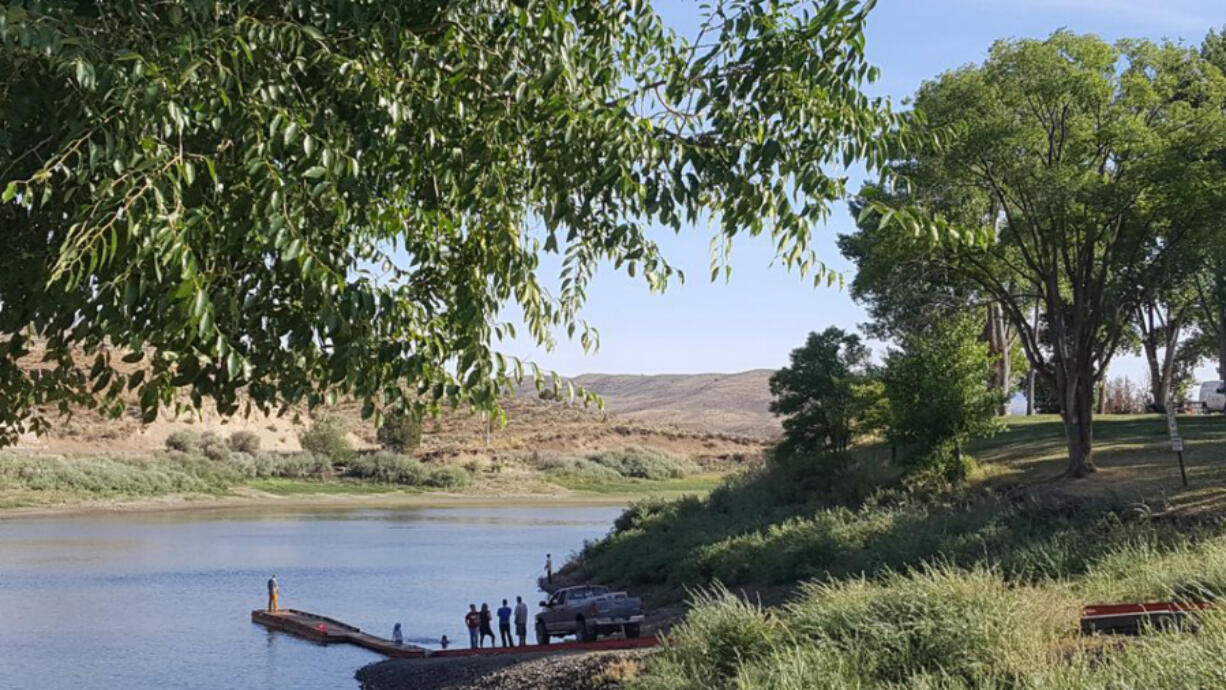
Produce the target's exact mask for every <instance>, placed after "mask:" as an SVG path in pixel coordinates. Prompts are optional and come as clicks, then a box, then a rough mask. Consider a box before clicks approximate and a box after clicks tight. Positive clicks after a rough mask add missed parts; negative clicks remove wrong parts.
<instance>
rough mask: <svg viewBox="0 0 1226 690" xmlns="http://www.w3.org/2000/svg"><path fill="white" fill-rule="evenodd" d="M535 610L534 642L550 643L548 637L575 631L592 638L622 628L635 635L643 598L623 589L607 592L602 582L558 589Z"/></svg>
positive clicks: (576, 633)
mask: <svg viewBox="0 0 1226 690" xmlns="http://www.w3.org/2000/svg"><path fill="white" fill-rule="evenodd" d="M541 608H543V609H544V611H541V612H540V613H538V614H536V643H537V644H549V638H551V637H565V636H566V635H574V636H575V637H577V638H579V639H580V640H581V641H583V642H591V641H593V640H595V639H596V638H597V637H598V636H600V635H610V634H612V633H615V632H618V631H621V632H624V633H625V634H626V637H638V636H639V625H640V624H641V623H642V622H643V602H642V600H640V599H639V598H637V597H631V596H627V595H626V593H625V592H610V591H609V588H608V587H603V586H601V585H583V586H579V587H566V588H565V589H559V590H558V591H556V592H554V593H553V595H552V596H550V597H549V601H542V602H541Z"/></svg>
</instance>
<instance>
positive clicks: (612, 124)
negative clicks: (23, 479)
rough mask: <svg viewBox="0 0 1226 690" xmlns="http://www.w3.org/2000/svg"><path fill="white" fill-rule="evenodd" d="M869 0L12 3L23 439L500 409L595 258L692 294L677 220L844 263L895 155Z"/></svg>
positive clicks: (784, 252)
mask: <svg viewBox="0 0 1226 690" xmlns="http://www.w3.org/2000/svg"><path fill="white" fill-rule="evenodd" d="M872 4H873V3H872V1H871V0H868V1H866V2H855V1H850V2H832V1H825V0H823V1H819V2H801V1H800V0H783V1H772V2H764V1H758V0H720V1H718V2H716V3H714V4H713V5H710V6H707V9H706V10H705V13H706V14H705V21H704V23H703V25H702V30H701V33H700V35H698V36H697V37H695V38H694V39H693V40H687V39H685V38H682V37H679V36H677V35H675V34H674V33H673V32H671V31H670V30H669V29H668V28H667V27H666V26H664V24H663V23H662V22H661V20H660V18H659V17H658V16H657V15H656V14H655V12H654V11H653V9H652V7H651V4H650V2H648V1H647V0H609V1H607V2H584V1H581V0H501V1H499V0H493V1H490V2H463V1H458V0H433V1H427V2H414V3H388V2H380V1H378V0H280V1H278V2H270V1H268V0H244V1H239V2H226V3H218V2H212V1H211V0H167V1H166V2H158V3H142V2H128V1H121V2H78V1H69V0H27V1H24V2H9V3H5V4H4V5H3V6H2V7H0V224H2V225H3V227H5V228H6V231H7V235H6V239H7V241H8V243H7V247H6V248H7V251H6V252H5V253H4V254H3V255H2V256H0V338H3V339H2V340H0V384H2V385H0V390H2V391H3V392H2V393H0V441H10V440H12V438H13V436H14V434H17V433H20V432H22V431H25V430H27V429H31V428H32V429H34V430H38V429H40V428H43V427H45V425H46V420H45V419H44V418H43V417H42V416H40V415H38V414H36V413H34V411H35V410H36V409H37V408H38V407H39V406H40V405H44V404H47V403H61V404H64V405H66V404H67V403H68V402H69V401H71V402H75V403H81V404H101V405H104V406H106V407H107V409H110V410H112V411H116V410H118V407H117V405H119V404H120V403H119V401H120V398H121V396H122V395H123V394H125V392H126V391H133V392H134V393H135V394H137V395H138V396H139V400H140V406H141V409H142V412H143V415H144V417H145V418H146V419H152V418H153V417H154V416H155V415H156V414H157V412H158V410H159V408H160V407H165V406H170V405H178V401H179V398H178V397H177V396H176V390H178V389H185V390H186V391H188V392H189V393H190V395H189V396H188V397H189V399H190V402H189V403H188V405H189V406H191V405H195V406H200V405H201V404H203V401H204V400H205V399H211V400H213V401H215V402H216V404H217V407H218V409H219V410H220V411H222V412H223V413H230V412H235V411H238V410H239V409H240V405H241V404H242V403H243V401H246V403H247V404H248V405H251V406H254V407H255V408H257V409H260V410H263V411H269V410H272V409H276V408H277V407H278V406H287V405H297V404H305V405H318V404H322V403H325V402H329V401H332V400H335V399H336V397H337V396H338V395H346V396H353V397H355V398H357V399H358V400H361V401H362V402H363V403H364V412H365V413H366V414H373V415H376V416H377V415H379V414H381V410H383V409H387V408H395V409H404V408H407V407H414V408H416V409H415V410H414V413H418V414H419V413H422V412H424V411H425V410H426V409H427V408H433V407H437V406H438V405H439V404H442V403H462V404H464V403H466V404H472V405H477V406H481V407H484V408H488V409H493V410H495V411H496V410H497V406H498V403H497V399H498V395H499V393H500V392H502V391H503V390H505V388H506V386H507V384H508V381H509V380H510V379H512V378H517V377H519V376H520V375H522V374H523V373H524V371H523V366H522V364H521V363H520V362H518V361H508V360H507V359H506V358H504V357H503V356H501V355H500V354H499V353H498V352H497V341H499V340H500V339H502V338H505V337H510V336H512V335H513V334H514V331H515V329H514V324H513V323H508V322H504V321H503V320H502V318H501V316H500V314H501V313H502V310H503V309H504V308H505V307H506V306H507V305H508V304H514V305H516V307H517V309H518V311H519V312H522V314H523V325H524V326H526V328H527V331H528V333H529V335H530V337H531V338H532V339H533V340H535V341H536V342H538V343H542V344H546V345H548V344H550V343H551V342H552V338H553V337H554V333H555V332H561V331H564V332H565V333H566V334H567V336H568V337H578V338H580V339H581V341H582V343H583V344H584V345H585V346H593V345H594V344H595V343H596V333H595V332H594V331H593V330H591V329H590V328H589V327H588V326H587V324H586V323H584V322H583V320H582V318H581V316H580V307H581V305H582V303H583V301H584V295H585V289H586V287H587V285H588V282H589V280H590V279H591V277H592V275H593V273H594V272H595V271H596V269H597V266H598V265H600V264H601V263H602V262H608V263H611V264H612V265H613V266H615V267H617V268H619V269H621V270H624V271H626V272H628V273H629V274H630V275H632V276H633V275H639V276H642V278H643V279H644V280H646V282H647V283H648V284H649V285H650V286H651V287H652V288H653V289H663V288H664V287H665V286H666V285H667V284H668V283H669V281H670V280H673V279H675V278H677V272H676V271H675V270H674V269H673V268H672V267H671V266H670V265H669V264H668V262H667V260H666V258H665V257H663V256H661V254H660V252H659V250H658V248H657V245H656V243H655V242H654V241H653V239H652V237H651V232H650V231H651V229H652V228H654V227H663V228H666V229H672V230H675V231H680V230H682V229H683V228H686V227H688V226H689V225H690V224H692V223H694V222H695V221H698V220H708V219H709V220H711V221H712V222H713V224H714V226H715V228H716V230H715V232H716V237H717V238H718V239H719V240H720V242H719V243H718V244H717V246H723V247H726V246H727V243H728V242H730V241H731V239H732V238H733V237H734V236H736V235H740V234H749V235H759V234H766V235H769V236H770V237H771V238H773V240H774V241H775V243H776V245H777V247H778V250H779V256H780V259H781V263H783V264H785V265H786V266H788V267H790V268H793V269H797V270H800V271H808V272H811V273H812V274H813V275H815V276H818V277H821V273H822V266H821V264H820V262H819V261H818V259H817V257H816V256H814V253H813V251H812V249H811V247H810V243H809V231H810V228H811V227H813V225H814V223H816V222H818V221H820V220H822V219H823V218H824V217H825V216H826V214H827V212H828V208H829V202H830V201H831V200H833V199H836V198H838V197H839V196H840V195H841V193H842V192H843V188H844V180H843V178H841V177H840V176H839V175H838V173H836V172H834V171H835V170H837V169H839V166H842V165H845V164H846V163H848V162H850V161H851V160H854V159H861V160H864V161H866V162H867V164H868V165H869V166H870V167H877V166H879V165H880V164H881V163H882V162H883V161H885V160H886V159H887V158H888V157H889V156H890V155H891V142H893V141H896V138H895V137H893V136H883V135H888V134H890V133H891V132H893V131H894V130H895V129H896V127H897V125H898V122H899V120H898V118H897V117H896V116H895V115H894V114H893V113H892V112H891V111H890V108H889V105H888V103H886V102H884V101H882V100H880V99H872V98H869V97H867V96H866V95H865V94H864V93H863V92H862V91H861V87H862V86H863V84H864V83H865V82H867V81H870V80H872V79H874V78H875V76H876V73H875V70H874V69H873V68H872V67H871V66H870V65H869V64H868V63H867V62H866V61H865V56H864V50H863V49H864V35H863V23H864V20H865V16H866V13H867V12H868V11H869V10H870V9H871V7H872ZM696 9H697V8H696ZM542 252H554V253H558V254H560V255H562V256H563V257H564V260H563V263H562V266H563V268H562V269H561V275H560V276H558V278H559V280H560V289H558V290H557V291H556V292H551V291H549V290H548V289H547V287H546V286H547V285H549V282H547V281H545V280H544V279H543V278H542V277H541V276H540V275H538V269H539V256H540V254H541V253H542ZM724 256H725V257H726V254H724ZM720 267H721V266H720V265H718V264H717V265H716V266H715V268H716V269H719V268H720ZM32 343H36V345H37V348H38V349H37V351H36V352H35V351H32V349H31V348H32V347H34V345H32ZM116 352H126V353H129V354H128V355H126V358H128V359H129V361H128V362H127V365H128V366H129V368H130V367H136V370H135V371H134V372H129V370H125V369H124V368H123V367H120V366H118V364H119V363H118V362H116V361H114V360H113V359H112V356H113V355H112V353H116ZM81 354H84V355H85V356H86V357H88V358H91V359H93V362H92V367H89V366H87V367H86V370H84V371H82V370H81V367H80V366H79V359H77V358H79V357H80V355H81ZM35 355H36V356H37V357H38V358H39V360H40V362H39V363H38V364H37V366H33V367H31V366H23V365H22V360H23V359H26V360H28V359H30V358H31V357H32V356H35Z"/></svg>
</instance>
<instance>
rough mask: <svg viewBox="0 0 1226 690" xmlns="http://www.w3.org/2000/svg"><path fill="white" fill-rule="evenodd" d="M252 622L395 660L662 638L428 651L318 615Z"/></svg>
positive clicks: (294, 613) (631, 644)
mask: <svg viewBox="0 0 1226 690" xmlns="http://www.w3.org/2000/svg"><path fill="white" fill-rule="evenodd" d="M251 622H253V623H258V624H260V625H262V626H264V627H265V628H268V629H270V630H279V631H281V632H285V633H289V634H291V635H294V636H296V637H301V638H303V639H307V640H311V641H312V642H319V643H320V644H342V643H343V644H352V645H357V646H359V647H365V648H366V649H369V650H371V651H373V652H378V653H379V654H382V655H384V656H387V657H392V658H396V659H425V658H427V657H430V658H439V657H442V658H449V657H465V656H494V655H499V654H526V653H530V654H550V653H555V654H560V653H563V652H588V651H592V652H594V651H612V650H617V649H644V648H647V647H655V646H657V645H659V644H660V640H659V638H656V637H654V636H652V637H635V638H613V639H606V640H596V641H595V642H560V643H558V644H546V645H528V646H524V647H485V648H482V649H467V648H455V649H426V648H425V647H417V646H415V645H410V644H396V643H395V642H393V641H391V640H389V639H386V638H383V637H378V636H376V635H371V634H370V633H366V632H362V630H361V629H360V628H358V627H357V626H353V625H350V624H348V623H344V622H341V621H338V620H335V619H333V618H328V617H327V616H321V615H319V614H317V613H310V612H307V611H299V610H297V609H282V610H280V611H265V610H262V609H257V610H255V611H252V612H251Z"/></svg>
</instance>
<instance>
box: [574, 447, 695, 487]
mask: <svg viewBox="0 0 1226 690" xmlns="http://www.w3.org/2000/svg"><path fill="white" fill-rule="evenodd" d="M588 459H589V460H591V461H592V462H595V463H596V464H598V465H603V466H605V467H607V468H609V469H611V470H613V471H614V472H617V473H618V474H620V475H622V476H623V477H629V478H632V479H678V478H680V477H684V476H686V475H687V474H693V473H694V472H697V471H698V467H697V466H696V465H695V464H694V463H692V462H690V461H689V460H686V459H684V458H679V457H677V456H675V455H672V454H670V453H665V452H664V451H659V450H655V449H653V448H640V447H638V446H628V447H626V448H623V449H621V450H606V451H602V452H599V453H593V454H592V455H589V456H588Z"/></svg>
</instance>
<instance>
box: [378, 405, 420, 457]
mask: <svg viewBox="0 0 1226 690" xmlns="http://www.w3.org/2000/svg"><path fill="white" fill-rule="evenodd" d="M375 437H376V438H377V439H378V441H379V444H380V445H382V446H383V447H384V448H387V449H388V450H394V451H396V452H397V453H407V452H409V451H411V450H413V449H414V448H416V447H417V446H418V445H420V444H421V420H420V419H419V418H418V417H417V415H414V414H412V413H404V412H393V413H391V414H389V415H387V417H386V418H385V419H384V420H383V426H381V427H379V430H378V431H377V432H376V434H375Z"/></svg>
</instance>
